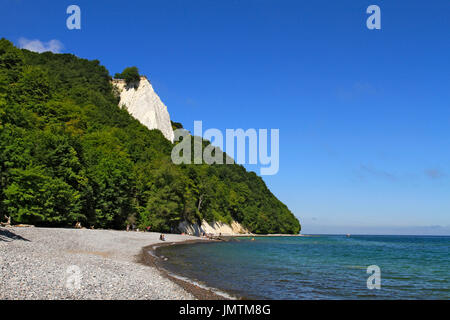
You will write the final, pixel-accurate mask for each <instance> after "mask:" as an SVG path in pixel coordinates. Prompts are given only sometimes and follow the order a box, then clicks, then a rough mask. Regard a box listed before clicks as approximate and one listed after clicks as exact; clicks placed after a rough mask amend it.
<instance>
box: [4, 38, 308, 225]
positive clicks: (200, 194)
mask: <svg viewBox="0 0 450 320" xmlns="http://www.w3.org/2000/svg"><path fill="white" fill-rule="evenodd" d="M136 70H137V68H136ZM124 71H125V70H124ZM137 74H138V73H137ZM118 103H119V98H118V96H117V95H116V94H115V91H114V90H113V86H112V84H111V76H110V75H109V72H108V70H106V68H105V67H103V66H101V65H100V63H99V61H97V60H93V61H88V60H85V59H80V58H77V57H76V56H74V55H71V54H53V53H51V52H45V53H41V54H39V53H35V52H31V51H28V50H21V49H18V48H16V47H14V46H13V45H12V43H10V42H9V41H7V40H5V39H1V40H0V186H1V190H0V217H3V216H5V215H6V216H10V218H11V221H12V222H13V223H30V224H34V225H37V226H73V225H74V223H75V222H77V221H79V222H81V223H82V224H83V225H85V226H94V227H97V228H117V229H121V228H124V226H125V224H126V223H127V221H135V222H136V224H137V225H138V226H140V227H141V228H143V227H146V226H148V225H151V226H152V230H155V231H164V232H167V231H171V230H174V229H175V228H176V227H177V225H178V223H179V222H180V221H184V220H187V221H189V222H200V221H201V220H203V219H205V220H207V221H208V222H213V221H222V222H228V223H229V222H231V221H232V220H233V219H234V220H236V221H238V222H240V223H241V224H243V226H244V227H246V228H248V229H249V230H250V231H252V232H255V233H298V232H299V230H300V224H299V222H298V220H297V219H296V218H295V216H294V215H293V214H292V213H291V211H289V209H288V208H287V207H286V206H285V205H284V204H283V203H282V202H280V201H279V200H278V199H277V198H276V197H275V196H274V195H273V194H272V193H271V192H270V190H269V189H268V188H267V186H266V185H265V183H264V181H263V180H262V179H261V178H260V177H258V176H257V175H256V174H255V173H254V172H247V171H246V170H245V168H244V167H242V166H240V165H235V164H234V165H207V164H199V165H195V164H192V165H184V164H181V165H175V164H174V163H172V161H171V158H170V155H171V150H172V147H173V145H172V144H171V143H170V142H169V141H168V140H166V139H165V138H164V136H163V135H162V133H161V132H160V131H158V130H149V129H147V128H146V127H145V126H143V125H142V124H141V123H139V122H138V121H137V120H136V119H134V118H133V117H132V116H130V114H129V113H128V112H127V111H126V110H124V109H121V108H120V107H119V106H118ZM174 126H175V127H181V124H177V123H174ZM202 143H203V144H204V145H208V144H209V141H202Z"/></svg>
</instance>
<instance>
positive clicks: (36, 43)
mask: <svg viewBox="0 0 450 320" xmlns="http://www.w3.org/2000/svg"><path fill="white" fill-rule="evenodd" d="M19 46H20V47H21V48H23V49H27V50H30V51H35V52H45V51H51V52H53V53H59V52H61V49H62V48H63V47H64V46H63V44H62V43H61V41H59V40H50V41H48V42H42V41H40V40H37V39H35V40H29V39H26V38H20V39H19Z"/></svg>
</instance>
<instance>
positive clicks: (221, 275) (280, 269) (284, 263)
mask: <svg viewBox="0 0 450 320" xmlns="http://www.w3.org/2000/svg"><path fill="white" fill-rule="evenodd" d="M449 248H450V237H446V236H362V235H361V236H353V235H352V236H351V237H349V238H348V237H346V236H341V235H320V236H305V237H257V238H255V241H251V238H239V241H233V242H219V243H204V244H190V245H180V246H169V247H163V248H161V249H160V251H159V253H160V254H162V255H164V256H166V257H168V258H169V259H168V261H167V262H166V263H165V267H166V268H167V269H168V270H170V271H172V272H175V273H177V274H181V275H184V276H187V277H189V278H191V279H194V280H196V281H201V282H203V283H206V284H207V285H210V286H212V287H216V288H219V289H222V290H224V291H227V292H229V293H232V294H235V295H238V296H243V297H247V298H259V299H449V298H450V277H449V276H450V257H449ZM370 265H378V266H379V267H380V269H381V289H380V290H376V289H374V290H369V289H367V278H368V277H369V276H370V275H369V274H367V267H368V266H370Z"/></svg>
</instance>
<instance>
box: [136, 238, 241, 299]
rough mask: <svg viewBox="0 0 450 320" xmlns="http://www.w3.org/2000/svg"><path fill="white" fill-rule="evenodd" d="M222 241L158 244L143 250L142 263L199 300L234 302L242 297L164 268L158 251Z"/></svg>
mask: <svg viewBox="0 0 450 320" xmlns="http://www.w3.org/2000/svg"><path fill="white" fill-rule="evenodd" d="M217 241H221V240H200V239H198V240H185V241H179V242H168V243H158V244H152V245H148V246H145V247H143V248H142V253H141V256H140V259H141V263H143V264H145V265H147V266H151V267H154V268H155V269H157V270H158V271H159V272H160V273H161V274H162V275H163V276H164V277H165V278H167V279H169V280H170V281H172V282H175V283H176V284H178V285H179V286H181V287H182V288H183V289H184V290H186V291H187V292H189V293H190V294H192V295H193V296H194V297H195V298H196V299H198V300H234V299H241V297H235V296H231V295H229V294H228V293H226V292H224V291H221V290H219V289H216V288H212V287H209V286H203V285H200V284H199V283H197V282H195V281H193V280H192V279H189V278H187V277H185V276H183V275H176V274H174V273H172V272H170V271H168V270H167V269H165V268H164V267H163V266H162V261H161V259H162V257H163V256H160V255H159V254H158V252H157V251H158V249H159V248H161V247H166V246H177V245H178V246H179V245H189V244H194V243H214V242H217Z"/></svg>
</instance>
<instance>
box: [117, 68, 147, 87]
mask: <svg viewBox="0 0 450 320" xmlns="http://www.w3.org/2000/svg"><path fill="white" fill-rule="evenodd" d="M114 78H116V79H124V80H125V82H126V84H127V85H132V84H136V83H139V81H140V79H141V76H140V74H139V69H138V68H137V67H128V68H125V69H124V70H123V71H122V73H116V74H115V76H114Z"/></svg>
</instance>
